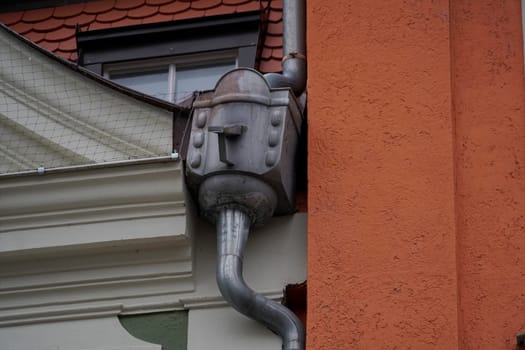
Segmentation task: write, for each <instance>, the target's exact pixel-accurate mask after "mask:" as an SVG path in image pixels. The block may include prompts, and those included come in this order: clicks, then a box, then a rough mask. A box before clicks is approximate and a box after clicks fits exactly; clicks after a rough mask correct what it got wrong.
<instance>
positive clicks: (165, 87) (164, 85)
mask: <svg viewBox="0 0 525 350" xmlns="http://www.w3.org/2000/svg"><path fill="white" fill-rule="evenodd" d="M237 65H238V64H237V50H229V51H223V52H214V53H208V54H196V55H185V56H178V57H173V58H165V59H152V60H139V61H133V62H124V63H113V64H107V65H104V66H103V73H104V76H105V77H106V78H108V79H110V80H112V81H114V82H116V83H118V84H121V85H124V86H126V87H129V88H131V89H134V90H137V91H140V92H142V93H144V94H147V95H151V96H154V97H157V98H159V99H163V100H166V101H169V102H173V103H180V102H182V101H184V100H186V99H188V98H190V97H191V96H192V94H193V92H194V91H198V90H207V89H213V87H214V86H215V83H216V82H217V80H218V79H219V78H220V77H221V76H222V75H223V74H224V73H226V72H228V71H230V70H231V69H233V68H235V67H237Z"/></svg>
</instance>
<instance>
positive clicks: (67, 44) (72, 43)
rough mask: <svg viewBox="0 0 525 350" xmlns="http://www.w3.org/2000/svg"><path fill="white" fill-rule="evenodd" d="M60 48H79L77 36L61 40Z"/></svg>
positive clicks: (74, 49) (70, 49)
mask: <svg viewBox="0 0 525 350" xmlns="http://www.w3.org/2000/svg"><path fill="white" fill-rule="evenodd" d="M58 48H59V49H60V50H61V51H76V49H77V40H76V38H75V37H71V38H69V39H67V40H64V41H61V42H60V45H59V46H58Z"/></svg>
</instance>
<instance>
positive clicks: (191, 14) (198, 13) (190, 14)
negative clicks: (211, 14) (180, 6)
mask: <svg viewBox="0 0 525 350" xmlns="http://www.w3.org/2000/svg"><path fill="white" fill-rule="evenodd" d="M205 13H206V12H205V11H204V10H194V9H191V8H190V9H188V10H186V11H184V12H181V13H179V14H177V15H176V16H173V19H174V20H182V19H187V18H197V17H202V16H204V14H205Z"/></svg>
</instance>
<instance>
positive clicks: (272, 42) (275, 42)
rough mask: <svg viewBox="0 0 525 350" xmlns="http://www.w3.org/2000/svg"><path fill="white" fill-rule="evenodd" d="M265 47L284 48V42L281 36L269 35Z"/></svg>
mask: <svg viewBox="0 0 525 350" xmlns="http://www.w3.org/2000/svg"><path fill="white" fill-rule="evenodd" d="M264 46H266V47H271V48H274V47H282V46H283V40H282V38H281V37H280V36H275V35H267V36H266V38H265V40H264Z"/></svg>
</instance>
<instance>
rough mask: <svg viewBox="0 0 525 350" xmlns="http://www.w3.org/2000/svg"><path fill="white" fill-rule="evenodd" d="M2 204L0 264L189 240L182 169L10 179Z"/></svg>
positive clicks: (165, 166)
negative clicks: (63, 252) (86, 249)
mask: <svg viewBox="0 0 525 350" xmlns="http://www.w3.org/2000/svg"><path fill="white" fill-rule="evenodd" d="M0 196H1V197H2V201H1V202H0V213H1V215H0V259H1V258H2V257H4V258H6V257H7V256H10V255H11V256H14V257H16V256H19V257H20V256H22V255H26V254H33V253H35V254H36V255H38V254H40V253H39V251H44V250H45V249H51V250H53V251H54V252H56V251H57V250H60V249H66V248H67V249H71V248H74V247H75V246H82V245H92V246H97V247H98V248H100V247H103V246H121V245H130V244H138V243H139V241H141V240H142V241H144V240H155V239H162V240H166V239H167V240H171V241H173V240H177V241H179V240H180V241H184V240H186V241H187V240H188V237H187V236H186V228H185V225H186V224H185V220H186V219H185V214H186V206H185V203H184V193H183V178H182V167H181V164H180V163H179V162H173V161H172V162H164V163H157V164H140V165H135V166H133V165H128V166H120V167H114V168H108V169H97V170H95V169H93V170H84V171H74V172H71V173H62V174H46V175H43V176H38V175H35V176H27V177H14V178H7V179H4V180H3V181H2V182H1V183H0ZM153 228H156V229H153Z"/></svg>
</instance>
